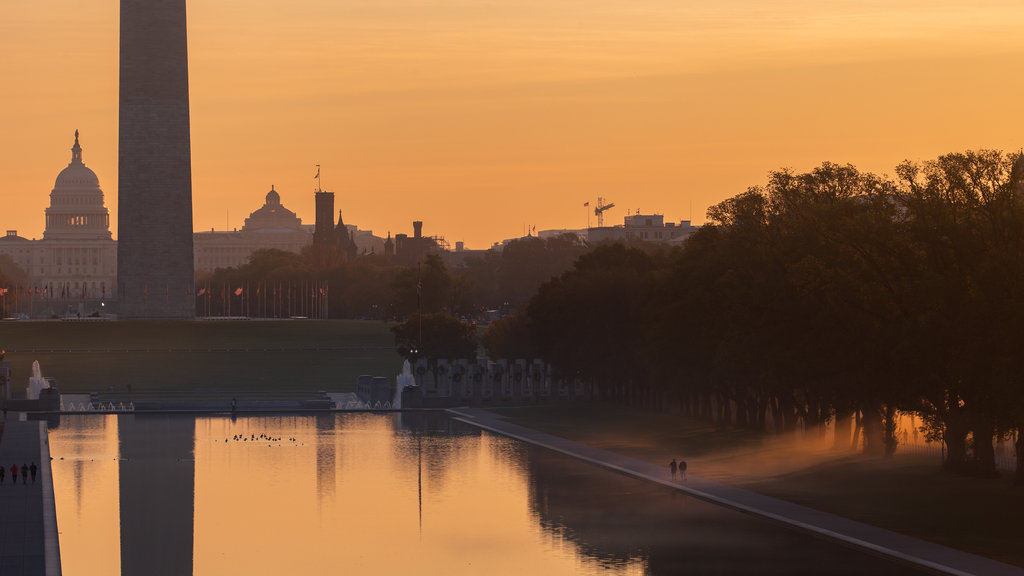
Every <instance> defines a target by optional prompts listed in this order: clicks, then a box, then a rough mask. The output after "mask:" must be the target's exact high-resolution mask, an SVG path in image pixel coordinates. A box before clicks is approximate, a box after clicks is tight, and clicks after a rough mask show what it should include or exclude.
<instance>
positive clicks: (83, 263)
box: [0, 130, 117, 314]
mask: <svg viewBox="0 0 1024 576" xmlns="http://www.w3.org/2000/svg"><path fill="white" fill-rule="evenodd" d="M0 254H7V255H8V256H10V257H11V259H12V260H14V263H15V264H17V265H18V267H20V268H21V269H22V270H23V271H24V272H25V273H26V274H27V282H26V284H27V285H26V286H22V287H21V289H20V290H19V292H20V294H19V296H20V297H21V298H22V299H24V300H32V301H35V302H36V304H37V309H36V310H34V312H35V313H37V314H38V313H45V312H47V309H49V313H64V312H67V311H68V310H65V309H64V307H63V306H61V307H55V306H54V304H55V303H56V302H62V303H66V304H68V305H69V306H70V305H71V304H72V303H77V302H86V301H97V302H99V301H103V300H112V299H114V297H115V294H114V292H115V290H114V286H116V285H117V243H116V242H114V240H113V239H112V238H111V236H110V212H109V211H108V210H107V207H106V206H105V205H104V204H103V190H102V189H101V188H100V181H99V178H97V177H96V173H95V172H93V171H92V170H90V169H89V168H88V167H86V165H85V164H83V163H82V147H81V146H80V145H79V143H78V131H77V130H76V131H75V145H74V146H72V147H71V163H70V164H68V166H67V168H64V169H63V170H61V172H60V174H58V175H57V181H56V182H55V183H54V185H53V190H52V191H51V192H50V207H49V208H47V209H46V229H45V231H44V232H43V239H42V240H28V239H26V238H22V237H20V236H18V232H17V231H16V230H7V234H6V235H5V236H4V237H2V238H0ZM11 289H12V291H13V290H17V288H15V287H11ZM9 296H10V295H9ZM47 303H49V304H51V305H50V306H46V304H47ZM19 308H25V307H23V306H19ZM26 310H27V308H26ZM79 311H80V312H81V311H82V310H79Z"/></svg>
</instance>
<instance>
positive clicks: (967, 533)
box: [494, 404, 1024, 566]
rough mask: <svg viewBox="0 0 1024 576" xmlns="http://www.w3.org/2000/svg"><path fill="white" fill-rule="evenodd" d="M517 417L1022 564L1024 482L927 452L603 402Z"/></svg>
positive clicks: (522, 412)
mask: <svg viewBox="0 0 1024 576" xmlns="http://www.w3.org/2000/svg"><path fill="white" fill-rule="evenodd" d="M494 411H495V412H498V413H500V414H503V415H505V416H507V417H509V419H510V420H511V421H513V422H515V423H517V424H521V425H524V426H529V427H531V428H535V429H538V430H542V431H545V432H548V433H551V434H555V435H558V436H562V437H564V438H569V439H572V440H575V441H578V442H582V443H585V444H590V445H594V446H598V447H601V448H604V449H607V450H611V451H614V452H619V453H622V454H627V455H630V456H633V457H636V458H640V459H643V460H647V461H649V462H654V463H659V464H665V466H666V472H667V466H668V461H669V460H671V459H672V458H680V457H683V458H685V459H686V461H687V463H688V464H689V472H690V473H692V474H696V475H699V476H704V477H707V478H710V479H714V480H719V481H723V482H728V483H730V484H733V485H737V486H742V487H744V488H747V489H750V490H754V491H756V492H760V493H763V494H767V495H769V496H774V497H777V498H780V499H783V500H788V501H791V502H796V503H798V504H803V505H805V506H809V507H812V508H816V509H819V510H823V511H826V512H831V513H834V514H838V515H841V516H844V517H847V518H851V519H854V520H858V521H861V522H865V523H868V524H873V525H875V526H880V527H883V528H887V529H889V530H893V531H895V532H900V533H904V534H908V535H912V536H916V537H919V538H923V539H927V540H931V541H933V542H937V543H939V544H943V545H946V546H950V547H953V548H958V549H961V550H965V551H968V552H972V553H975V554H980V555H983V556H988V557H990V558H994V559H996V560H1000V561H1002V562H1007V563H1010V564H1015V565H1017V566H1024V548H1022V547H1021V546H1020V543H1021V542H1024V523H1021V522H1019V518H1020V517H1021V515H1022V514H1024V488H1017V487H1014V486H1012V480H1011V478H1009V477H1005V478H1000V479H996V480H980V479H975V478H964V477H960V476H954V475H951V474H946V473H942V472H940V471H939V461H938V460H937V459H936V458H934V457H931V456H927V455H918V454H914V455H902V454H897V456H896V457H894V458H891V459H872V458H863V457H861V456H859V455H856V454H852V453H850V452H844V451H841V452H837V451H834V450H831V449H829V448H828V447H826V445H825V444H824V443H822V442H818V441H811V440H807V439H804V438H799V437H794V438H781V439H780V438H774V437H769V436H765V435H761V434H758V433H752V432H746V431H737V430H721V429H718V428H716V427H714V426H710V425H708V424H707V423H706V422H704V421H702V420H699V419H695V418H686V417H682V416H678V415H670V414H657V413H651V412H645V411H641V410H634V409H630V408H622V407H617V406H611V405H607V404H572V405H555V406H529V407H522V408H497V409H494Z"/></svg>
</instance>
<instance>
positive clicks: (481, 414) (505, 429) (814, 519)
mask: <svg viewBox="0 0 1024 576" xmlns="http://www.w3.org/2000/svg"><path fill="white" fill-rule="evenodd" d="M449 413H451V414H453V415H454V416H455V419H456V420H459V421H461V422H465V423H467V424H470V425H472V426H476V427H478V428H483V429H484V430H489V431H491V432H496V433H498V434H501V435H503V436H508V437H510V438H515V439H517V440H522V441H524V442H528V443H530V444H533V445H536V446H541V447H544V448H548V449H551V450H554V451H556V452H561V453H563V454H567V455H569V456H572V457H574V458H578V459H580V460H586V461H588V462H592V463H594V464H597V465H599V466H603V467H605V468H610V469H612V470H617V471H619V472H622V473H625V474H628V475H630V476H635V477H638V478H644V479H646V480H650V481H652V482H657V483H659V484H664V485H666V486H671V487H673V488H675V489H677V490H681V491H683V492H687V493H689V494H691V495H693V496H696V497H697V498H701V499H703V500H707V501H709V502H714V503H716V504H720V505H722V506H726V507H729V508H734V509H736V510H741V511H743V512H748V513H751V514H756V515H758V516H763V517H765V518H770V519H772V520H775V521H778V522H781V523H784V524H788V525H790V526H792V527H794V528H797V529H800V530H804V531H807V532H811V533H814V534H818V535H820V536H822V537H824V538H828V539H831V540H835V541H838V542H842V543H845V544H847V545H851V546H855V547H858V548H862V549H865V550H868V551H870V552H873V553H875V554H882V555H885V556H889V557H892V558H894V559H897V560H900V561H903V562H908V563H911V564H914V565H917V566H921V567H923V568H926V569H929V570H932V571H935V572H937V573H940V574H955V575H958V576H966V575H978V576H982V575H985V576H989V575H991V576H1024V569H1021V568H1017V567H1015V566H1010V565H1009V564H1003V563H1001V562H996V561H995V560H990V559H988V558H984V557H982V556H977V555H974V554H969V553H967V552H961V551H959V550H954V549H952V548H947V547H945V546H940V545H938V544H934V543H932V542H926V541H924V540H920V539H917V538H911V537H909V536H905V535H903V534H898V533H896V532H891V531H889V530H884V529H882V528H876V527H874V526H869V525H867V524H863V523H860V522H855V521H853V520H848V519H846V518H842V517H840V516H836V515H834V514H827V513H825V512H820V511H818V510H813V509H811V508H807V507H805V506H800V505H798V504H792V503H790V502H784V501H782V500H778V499H776V498H771V497H768V496H764V495H761V494H757V493H755V492H750V491H749V490H743V489H741V488H736V487H733V486H729V485H727V484H722V483H719V482H714V481H711V480H707V479H704V478H701V477H699V476H694V475H692V474H689V475H688V476H689V478H688V480H687V481H686V482H685V483H683V482H679V481H674V480H671V479H670V478H668V466H667V465H664V466H662V465H655V464H651V463H650V462H645V461H643V460H637V459H636V458H630V457H629V456H623V455H621V454H616V453H614V452H609V451H607V450H602V449H600V448H594V447H592V446H587V445H584V444H579V443H577V442H572V441H570V440H566V439H564V438H559V437H557V436H552V435H550V434H545V433H543V432H538V431H536V430H532V429H529V428H524V427H522V426H518V425H516V424H512V423H510V422H508V421H506V420H503V419H501V418H500V417H498V416H497V415H495V414H493V413H491V412H488V411H486V410H482V409H479V408H453V409H450V410H449Z"/></svg>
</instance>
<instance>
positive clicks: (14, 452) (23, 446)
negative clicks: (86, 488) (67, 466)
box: [0, 412, 61, 576]
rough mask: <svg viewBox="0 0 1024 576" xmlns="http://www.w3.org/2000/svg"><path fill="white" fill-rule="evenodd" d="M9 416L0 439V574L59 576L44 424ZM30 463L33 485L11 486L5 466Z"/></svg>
mask: <svg viewBox="0 0 1024 576" xmlns="http://www.w3.org/2000/svg"><path fill="white" fill-rule="evenodd" d="M23 418H24V415H23V414H22V413H18V412H9V413H8V415H7V419H6V420H5V421H4V422H3V423H4V429H3V436H2V437H0V466H3V467H4V468H6V474H5V478H4V483H3V485H0V574H2V575H3V576H59V575H60V573H61V571H60V549H59V544H58V540H57V511H56V507H55V505H54V499H53V477H52V475H51V474H50V447H49V443H48V442H47V438H46V422H42V421H38V420H24V419H23ZM33 462H34V463H35V464H36V466H37V477H36V480H35V482H33V481H32V478H31V476H29V477H28V478H27V479H26V480H25V481H24V483H23V481H22V479H21V478H19V479H18V480H17V483H16V484H15V483H12V480H13V479H12V478H11V465H12V464H15V465H17V466H18V468H21V467H22V465H23V464H31V463H33Z"/></svg>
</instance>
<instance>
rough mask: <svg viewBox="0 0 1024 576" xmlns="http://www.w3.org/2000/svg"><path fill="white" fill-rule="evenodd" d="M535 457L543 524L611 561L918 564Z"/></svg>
mask: <svg viewBox="0 0 1024 576" xmlns="http://www.w3.org/2000/svg"><path fill="white" fill-rule="evenodd" d="M528 456H529V457H528V460H527V462H528V467H529V480H528V481H529V483H530V496H529V499H530V507H531V509H532V511H533V512H534V513H535V514H536V515H537V518H538V522H539V524H540V525H541V527H542V528H543V529H544V530H545V531H546V532H548V533H549V534H552V535H553V536H554V537H555V538H558V539H564V540H567V541H570V542H572V543H573V544H575V546H576V547H577V548H578V550H579V551H580V553H582V554H585V555H586V556H588V557H590V558H592V559H594V560H595V561H597V562H598V563H600V564H602V565H605V566H609V567H611V566H622V565H624V564H626V563H632V562H637V561H640V562H643V564H644V565H645V567H646V570H645V573H646V574H651V575H654V576H662V575H674V574H808V575H811V574H851V575H852V574H913V573H914V571H913V569H912V568H909V567H907V566H903V565H897V564H895V563H892V562H890V561H886V560H883V559H880V558H876V557H874V556H869V555H867V554H864V553H861V552H859V551H856V550H853V549H850V548H845V547H842V546H839V545H837V544H833V543H831V542H827V541H824V540H821V539H817V538H814V537H812V536H809V535H806V534H804V533H799V532H796V531H793V530H790V529H787V528H784V527H782V526H781V525H778V524H775V523H772V522H769V521H767V520H763V519H761V518H757V517H754V516H751V515H747V514H743V513H740V512H736V511H732V510H728V509H724V508H721V507H718V506H714V505H712V504H709V503H707V502H704V501H701V500H698V499H696V498H693V497H692V496H688V495H685V494H683V493H681V492H678V491H676V490H672V489H670V488H667V487H665V486H661V485H658V484H655V483H653V482H647V481H642V480H638V479H635V478H632V477H628V476H625V475H623V474H618V473H614V472H609V471H606V470H603V469H600V468H597V467H595V466H593V465H590V464H587V463H585V462H581V461H578V460H574V459H571V458H567V457H565V456H562V455H560V454H556V453H553V452H550V451H548V450H543V449H540V448H530V449H529V455H528ZM667 471H668V468H667V467H666V474H667Z"/></svg>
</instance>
